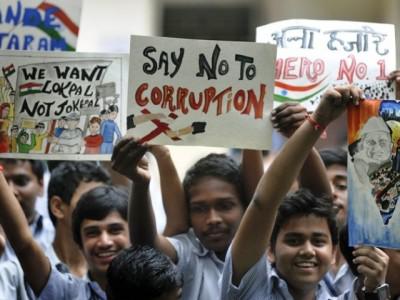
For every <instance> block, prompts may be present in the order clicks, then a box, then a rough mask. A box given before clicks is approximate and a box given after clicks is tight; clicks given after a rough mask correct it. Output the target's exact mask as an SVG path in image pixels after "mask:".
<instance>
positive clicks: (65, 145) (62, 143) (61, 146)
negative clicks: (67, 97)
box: [51, 112, 83, 154]
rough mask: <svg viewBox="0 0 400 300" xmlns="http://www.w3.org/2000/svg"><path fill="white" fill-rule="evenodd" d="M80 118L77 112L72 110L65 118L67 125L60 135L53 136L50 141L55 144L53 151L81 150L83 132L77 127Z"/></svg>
mask: <svg viewBox="0 0 400 300" xmlns="http://www.w3.org/2000/svg"><path fill="white" fill-rule="evenodd" d="M79 120H80V116H79V114H77V113H76V112H72V113H71V114H69V115H68V116H67V118H66V123H67V127H66V128H64V130H63V131H62V132H61V134H60V136H59V137H58V138H57V137H53V138H52V139H51V142H52V143H54V144H55V146H54V148H53V152H58V153H69V154H78V153H80V151H81V147H82V141H83V133H82V129H80V128H79V127H78V124H79Z"/></svg>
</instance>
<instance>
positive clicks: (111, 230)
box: [109, 226, 124, 234]
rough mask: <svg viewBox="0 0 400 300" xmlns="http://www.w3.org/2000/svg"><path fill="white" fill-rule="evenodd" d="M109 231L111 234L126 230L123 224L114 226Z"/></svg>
mask: <svg viewBox="0 0 400 300" xmlns="http://www.w3.org/2000/svg"><path fill="white" fill-rule="evenodd" d="M109 231H110V233H111V234H120V233H121V232H123V231H124V228H123V227H122V226H112V227H111V228H110V229H109Z"/></svg>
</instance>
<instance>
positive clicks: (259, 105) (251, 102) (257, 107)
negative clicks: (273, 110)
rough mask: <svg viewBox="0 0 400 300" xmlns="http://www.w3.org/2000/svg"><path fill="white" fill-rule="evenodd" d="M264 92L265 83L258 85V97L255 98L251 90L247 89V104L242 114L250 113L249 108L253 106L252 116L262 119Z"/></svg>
mask: <svg viewBox="0 0 400 300" xmlns="http://www.w3.org/2000/svg"><path fill="white" fill-rule="evenodd" d="M265 93H266V85H265V84H261V85H260V97H259V99H257V97H256V95H255V92H254V91H253V90H248V91H247V105H246V108H245V109H244V110H243V111H242V114H245V115H250V112H251V109H252V108H254V118H255V119H262V117H263V112H264V97H265Z"/></svg>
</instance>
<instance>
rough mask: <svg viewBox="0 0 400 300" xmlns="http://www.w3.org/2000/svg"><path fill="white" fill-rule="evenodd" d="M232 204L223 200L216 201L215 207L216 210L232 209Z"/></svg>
mask: <svg viewBox="0 0 400 300" xmlns="http://www.w3.org/2000/svg"><path fill="white" fill-rule="evenodd" d="M233 206H234V204H233V203H232V202H230V201H224V202H221V203H218V204H217V206H216V209H217V210H222V211H224V210H225V211H226V210H230V209H232V207H233Z"/></svg>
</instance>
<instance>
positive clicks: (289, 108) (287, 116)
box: [271, 103, 307, 138]
mask: <svg viewBox="0 0 400 300" xmlns="http://www.w3.org/2000/svg"><path fill="white" fill-rule="evenodd" d="M306 115H307V110H306V108H305V107H304V106H302V105H301V104H298V103H283V104H281V105H279V106H278V107H276V108H275V109H273V110H272V112H271V122H272V126H273V127H274V128H275V129H276V130H277V131H278V132H280V133H281V134H282V135H284V136H285V137H287V138H289V137H290V136H291V135H292V134H293V132H295V131H296V129H297V128H299V127H300V125H301V124H303V122H304V120H305V119H306Z"/></svg>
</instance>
